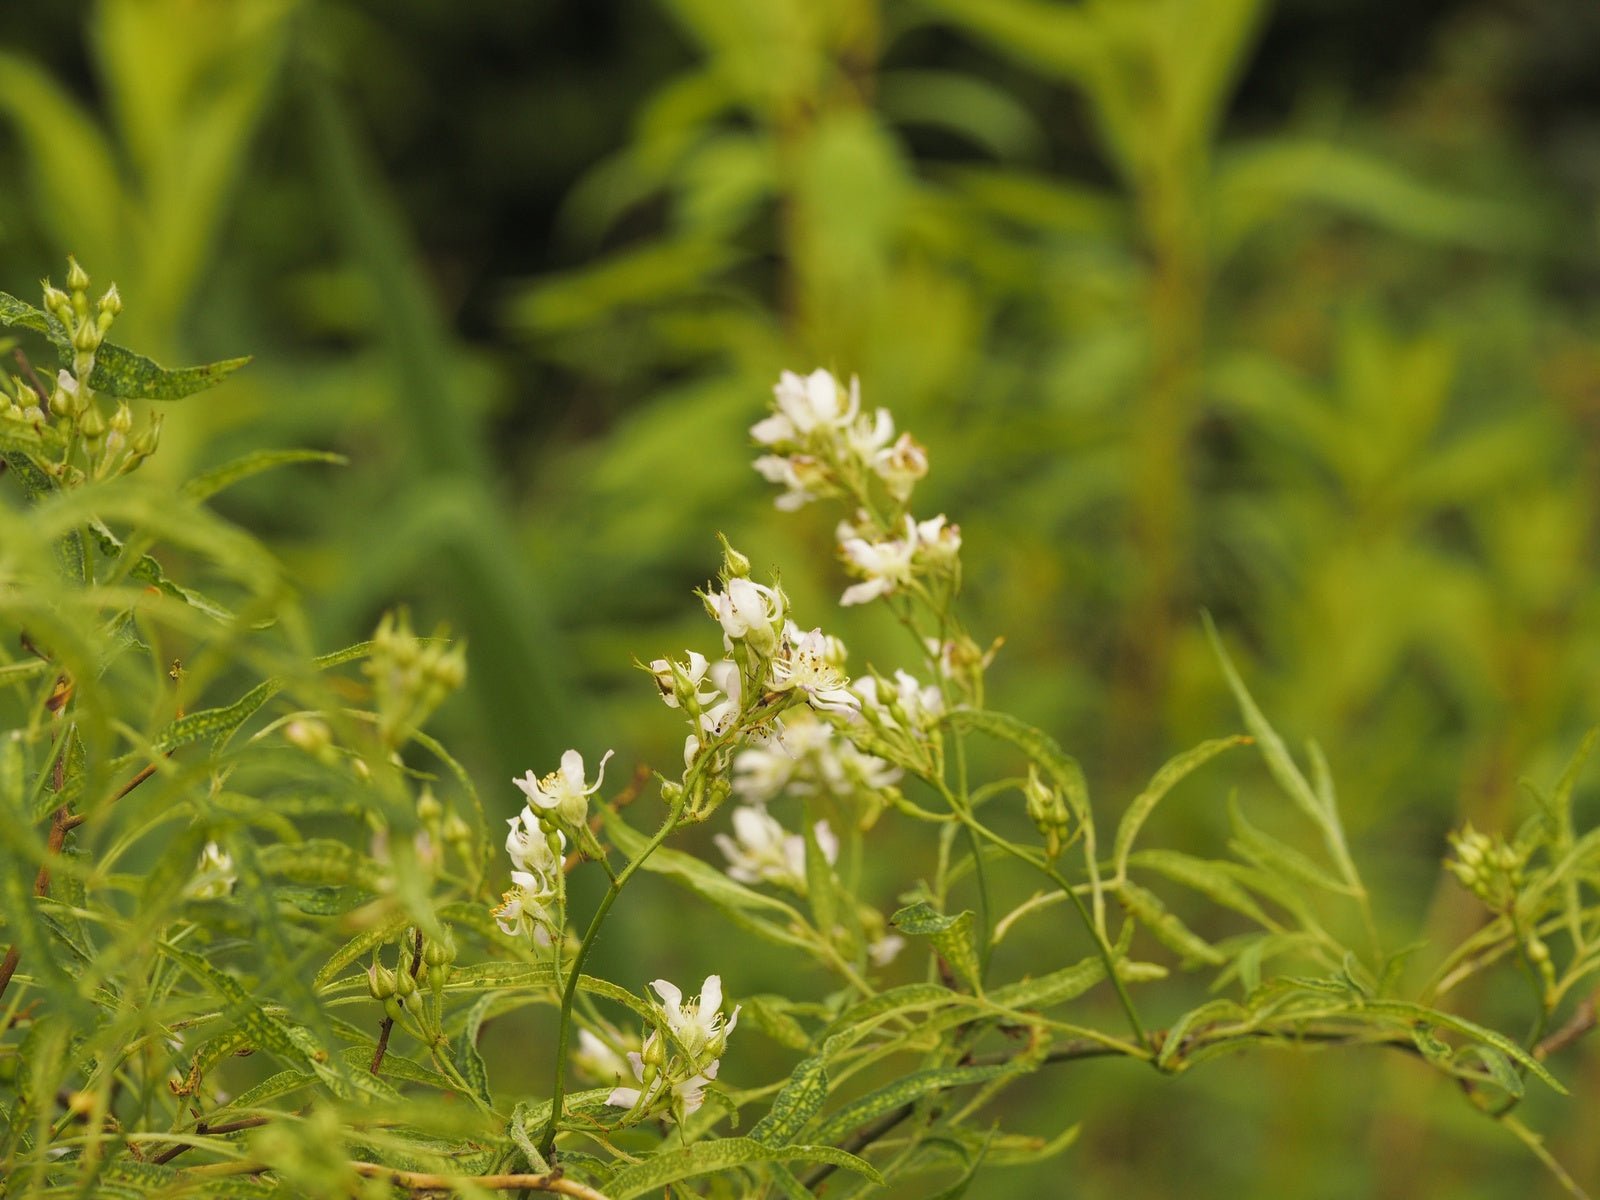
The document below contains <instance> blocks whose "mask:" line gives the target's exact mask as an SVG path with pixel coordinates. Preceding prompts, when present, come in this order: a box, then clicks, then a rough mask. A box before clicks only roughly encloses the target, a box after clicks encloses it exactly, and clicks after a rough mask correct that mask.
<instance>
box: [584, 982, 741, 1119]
mask: <svg viewBox="0 0 1600 1200" xmlns="http://www.w3.org/2000/svg"><path fill="white" fill-rule="evenodd" d="M650 986H651V987H652V988H653V989H655V993H656V995H658V996H660V997H661V1020H662V1022H663V1023H664V1025H665V1028H666V1029H667V1030H668V1031H670V1033H671V1035H672V1036H671V1038H670V1039H669V1038H667V1037H664V1036H663V1035H662V1030H661V1029H660V1028H657V1029H652V1030H651V1031H650V1034H649V1036H648V1037H646V1038H645V1039H644V1045H643V1046H641V1047H640V1049H638V1050H635V1051H630V1052H629V1053H628V1066H629V1067H630V1069H631V1070H632V1072H633V1078H634V1080H635V1081H636V1082H637V1083H638V1084H639V1086H638V1087H618V1088H616V1089H614V1090H613V1091H612V1093H611V1095H610V1097H608V1098H607V1100H606V1103H607V1104H610V1105H612V1106H613V1107H615V1108H626V1109H628V1110H629V1112H630V1113H631V1114H634V1115H637V1116H640V1117H643V1116H645V1115H647V1114H649V1113H651V1112H653V1111H656V1110H660V1109H665V1110H666V1111H667V1112H668V1113H670V1114H671V1115H672V1116H673V1118H674V1119H675V1120H680V1121H681V1120H682V1119H683V1118H684V1117H686V1116H688V1115H689V1114H690V1113H692V1112H694V1111H695V1110H696V1109H697V1108H699V1107H700V1105H701V1104H702V1103H704V1101H705V1089H706V1084H708V1083H709V1082H710V1081H711V1080H713V1079H715V1078H716V1077H717V1071H718V1069H719V1068H720V1067H721V1066H722V1062H721V1059H722V1051H723V1050H724V1049H725V1048H726V1046H727V1044H728V1035H729V1034H730V1033H732V1032H733V1029H734V1026H735V1025H737V1024H738V1023H739V1007H738V1006H737V1005H735V1006H734V1009H733V1012H731V1013H729V1014H726V1015H724V1014H723V1013H722V1012H721V1011H720V1009H721V1008H722V977H721V976H720V975H711V976H708V977H707V978H706V981H705V983H703V984H702V985H701V986H700V994H699V995H698V996H696V997H695V998H694V999H693V1000H690V1001H689V1002H688V1003H684V999H683V992H682V991H681V990H680V989H679V988H678V987H677V986H676V985H674V984H671V983H669V982H667V981H666V980H665V979H657V980H655V981H653V982H652V983H651V984H650ZM582 1041H583V1039H580V1042H582ZM595 1041H596V1042H597V1043H598V1039H595ZM598 1044H599V1046H600V1048H601V1049H605V1047H604V1044H603V1043H598ZM591 1053H592V1049H591Z"/></svg>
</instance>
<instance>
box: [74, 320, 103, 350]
mask: <svg viewBox="0 0 1600 1200" xmlns="http://www.w3.org/2000/svg"><path fill="white" fill-rule="evenodd" d="M104 340H105V335H104V334H102V333H101V332H100V330H99V328H98V327H97V326H96V325H95V324H94V322H92V321H84V322H83V323H82V324H80V325H79V326H78V329H77V332H76V333H74V334H73V335H72V348H73V349H74V350H76V351H78V353H80V354H93V353H94V352H95V351H96V350H98V349H100V343H101V342H102V341H104Z"/></svg>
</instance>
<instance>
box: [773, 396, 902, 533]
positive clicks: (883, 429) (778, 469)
mask: <svg viewBox="0 0 1600 1200" xmlns="http://www.w3.org/2000/svg"><path fill="white" fill-rule="evenodd" d="M773 410H774V411H773V413H772V415H771V416H769V417H767V418H766V419H765V420H762V421H758V422H757V423H756V424H755V425H754V426H753V427H752V428H751V430H750V435H751V436H752V437H754V438H755V440H756V441H757V442H759V443H760V444H761V445H763V446H766V447H768V448H769V449H770V450H771V451H772V453H770V454H764V455H762V456H761V457H760V458H758V459H756V470H758V471H760V472H761V474H762V475H763V476H764V477H765V478H766V479H767V480H769V481H770V482H772V483H781V484H782V485H783V486H784V487H785V488H787V489H788V490H787V491H785V492H784V493H783V495H781V496H779V497H778V501H777V504H778V507H779V508H781V509H785V510H792V509H796V508H799V507H801V506H802V505H804V504H808V503H810V502H811V501H812V500H816V499H819V498H821V497H824V496H838V495H847V494H849V493H851V492H852V491H854V490H856V489H859V488H860V487H862V486H864V485H865V483H866V480H867V477H868V476H869V475H871V476H876V477H877V478H878V479H879V480H881V481H882V483H883V485H884V487H885V488H887V489H888V491H889V494H890V495H891V496H893V497H894V498H895V499H896V500H897V501H900V502H901V503H904V502H905V501H906V500H907V499H908V498H909V497H910V495H911V490H912V488H913V487H915V486H916V482H917V480H919V479H921V478H922V477H923V476H924V475H926V474H927V473H928V452H927V451H926V450H925V449H923V448H922V446H921V445H919V444H918V443H917V441H916V439H915V438H913V437H912V436H911V435H910V434H908V433H903V434H901V435H900V436H899V438H896V437H895V435H894V420H893V418H892V417H890V416H889V410H888V409H885V408H880V409H878V410H877V411H876V412H875V413H873V414H872V415H871V416H868V415H867V414H865V413H863V412H862V411H861V386H860V383H859V382H858V381H857V380H855V379H851V380H850V388H849V390H848V391H845V390H843V389H841V388H840V387H839V383H838V381H837V380H836V379H834V377H833V376H832V375H831V374H830V373H829V372H827V371H813V372H812V373H811V374H810V375H806V376H800V375H796V374H795V373H794V372H792V371H785V372H783V374H782V375H781V376H780V377H779V379H778V385H777V386H776V387H775V388H773Z"/></svg>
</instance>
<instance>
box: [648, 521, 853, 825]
mask: <svg viewBox="0 0 1600 1200" xmlns="http://www.w3.org/2000/svg"><path fill="white" fill-rule="evenodd" d="M749 569H750V564H749V560H748V559H746V558H745V557H744V556H743V555H741V554H739V553H738V552H737V551H735V550H734V549H733V548H732V547H726V548H725V553H724V563H723V570H722V573H721V576H720V578H721V584H722V588H721V590H720V591H714V590H713V591H705V592H702V593H700V596H701V599H702V600H703V601H704V603H705V608H706V612H707V613H708V614H709V615H710V616H711V617H712V619H714V620H715V621H716V622H717V624H718V625H719V626H720V627H721V629H722V646H723V650H724V653H725V657H723V658H721V659H719V660H717V661H712V660H710V659H708V658H707V657H706V656H705V655H704V654H701V653H700V652H698V651H694V650H691V651H688V652H687V653H686V655H685V657H683V658H682V659H667V658H658V659H655V660H654V661H652V662H651V663H649V664H648V666H647V667H646V668H645V669H646V670H648V671H649V672H650V674H651V676H652V677H653V678H654V680H655V684H656V689H657V691H658V692H659V693H660V695H661V700H662V702H663V703H664V704H666V705H667V707H669V708H675V709H679V710H681V711H682V712H683V713H684V714H685V715H686V716H687V717H688V720H689V733H688V735H687V736H686V737H685V739H684V745H683V763H684V770H685V784H686V786H689V785H692V786H693V787H695V788H696V789H697V790H696V791H695V793H694V794H693V795H691V796H690V798H689V805H690V810H691V811H692V812H694V813H696V814H702V813H703V812H704V811H707V810H708V809H709V808H712V807H715V805H716V804H717V803H720V802H721V800H722V799H723V798H725V797H726V795H727V785H726V781H725V779H723V778H722V777H723V776H725V775H726V768H727V765H728V762H729V761H730V758H731V756H732V754H733V753H734V751H735V749H736V748H737V747H738V746H740V745H745V744H749V743H752V742H754V743H765V742H767V741H770V740H772V739H774V738H776V737H779V736H781V734H782V731H783V728H784V722H785V721H786V720H787V719H789V717H790V716H791V715H794V714H799V713H801V712H805V711H807V710H809V711H811V712H820V713H830V714H834V715H836V716H840V717H844V718H854V717H855V716H856V714H857V713H858V711H859V710H860V707H861V697H860V696H858V695H857V694H856V693H855V692H853V691H851V690H850V687H849V679H848V677H847V676H846V675H845V673H844V659H845V655H846V650H845V647H844V644H843V643H842V642H840V641H839V639H838V638H835V637H830V636H829V635H827V634H825V633H823V632H822V630H821V629H810V630H804V629H801V628H800V626H798V625H796V624H795V623H794V621H792V620H790V619H789V616H788V600H787V598H786V597H785V596H784V594H783V591H782V589H780V588H779V587H777V586H776V585H775V584H773V585H767V584H761V583H756V582H754V581H753V580H751V579H750V578H749ZM736 735H737V736H736ZM708 754H709V755H710V757H709V758H708V757H707V755H708ZM708 782H712V783H715V785H716V787H717V788H718V789H720V792H719V793H718V794H715V795H713V796H712V798H711V799H710V801H709V802H708V801H707V800H706V798H705V795H704V793H703V791H702V790H701V789H702V788H703V786H704V785H706V784H707V783H708Z"/></svg>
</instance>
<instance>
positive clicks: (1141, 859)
mask: <svg viewBox="0 0 1600 1200" xmlns="http://www.w3.org/2000/svg"><path fill="white" fill-rule="evenodd" d="M1128 864H1129V865H1130V866H1134V867H1141V868H1144V869H1146V870H1150V871H1154V872H1155V873H1156V874H1158V875H1163V876H1165V877H1166V878H1168V879H1170V880H1172V882H1174V883H1180V884H1182V885H1183V886H1184V887H1187V888H1192V889H1193V890H1194V891H1197V892H1199V893H1200V894H1201V895H1203V896H1207V897H1209V898H1210V899H1212V900H1214V901H1216V902H1217V903H1218V904H1220V905H1222V906H1223V907H1224V908H1231V909H1233V910H1234V911H1235V912H1238V913H1243V914H1244V915H1245V916H1247V917H1249V918H1250V919H1251V920H1252V921H1255V922H1257V923H1258V924H1260V925H1264V926H1267V927H1269V928H1270V927H1271V925H1272V923H1273V922H1272V919H1271V918H1270V917H1268V916H1267V914H1266V912H1265V911H1263V910H1262V908H1261V906H1260V905H1259V904H1257V903H1256V902H1255V901H1254V900H1253V899H1252V898H1251V896H1250V893H1249V892H1247V891H1245V890H1244V888H1243V887H1241V886H1240V885H1239V883H1238V882H1237V881H1236V880H1235V879H1234V877H1233V874H1232V872H1233V871H1235V870H1249V869H1250V868H1248V867H1241V866H1240V865H1239V864H1237V863H1230V862H1220V861H1217V860H1214V859H1207V858H1196V857H1194V856H1193V855H1190V854H1184V853H1183V852H1181V851H1178V850H1140V851H1138V852H1137V853H1135V854H1132V855H1130V856H1129V858H1128Z"/></svg>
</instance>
